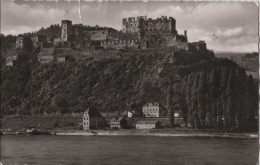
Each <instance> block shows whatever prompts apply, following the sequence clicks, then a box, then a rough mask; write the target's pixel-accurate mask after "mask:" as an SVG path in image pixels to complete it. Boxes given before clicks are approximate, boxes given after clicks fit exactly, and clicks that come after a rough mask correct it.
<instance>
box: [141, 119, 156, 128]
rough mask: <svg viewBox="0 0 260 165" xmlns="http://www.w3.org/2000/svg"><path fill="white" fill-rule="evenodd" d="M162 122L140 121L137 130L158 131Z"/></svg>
mask: <svg viewBox="0 0 260 165" xmlns="http://www.w3.org/2000/svg"><path fill="white" fill-rule="evenodd" d="M160 127H161V122H160V121H158V120H139V121H137V122H136V129H158V128H160Z"/></svg>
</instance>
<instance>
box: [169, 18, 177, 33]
mask: <svg viewBox="0 0 260 165" xmlns="http://www.w3.org/2000/svg"><path fill="white" fill-rule="evenodd" d="M169 31H170V32H171V33H175V32H176V20H175V19H174V18H172V17H170V18H169Z"/></svg>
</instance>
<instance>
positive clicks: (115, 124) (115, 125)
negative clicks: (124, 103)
mask: <svg viewBox="0 0 260 165" xmlns="http://www.w3.org/2000/svg"><path fill="white" fill-rule="evenodd" d="M110 128H111V129H121V128H123V129H125V128H127V120H126V118H125V117H119V118H117V117H113V118H112V119H111V120H110Z"/></svg>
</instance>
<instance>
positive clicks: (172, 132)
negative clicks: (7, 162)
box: [55, 129, 258, 138]
mask: <svg viewBox="0 0 260 165" xmlns="http://www.w3.org/2000/svg"><path fill="white" fill-rule="evenodd" d="M55 134H56V135H60V136H64V135H68V136H73V135H74V136H160V137H213V138H214V137H223V138H258V134H257V133H209V132H201V131H196V130H195V131H194V130H188V131H186V130H178V129H161V130H109V131H101V130H95V131H71V132H69V131H64V132H63V131H58V132H56V133H55Z"/></svg>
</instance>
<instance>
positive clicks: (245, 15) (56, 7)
mask: <svg viewBox="0 0 260 165" xmlns="http://www.w3.org/2000/svg"><path fill="white" fill-rule="evenodd" d="M68 1H69V0H67V2H61V1H58V2H55V1H53V2H51V1H49V2H21V1H19V2H11V1H9V0H1V33H3V34H5V35H7V34H13V35H17V34H20V33H25V32H32V31H36V30H39V29H40V28H41V27H48V26H50V25H51V24H60V23H61V20H63V19H69V20H72V22H73V23H81V22H82V23H83V24H85V25H99V26H107V27H113V28H115V29H117V30H120V29H121V24H122V18H124V17H134V16H141V15H147V17H151V18H157V17H161V16H162V15H164V16H168V17H169V16H172V17H174V18H175V19H176V27H177V30H178V33H179V34H183V31H184V30H187V31H188V40H189V41H191V42H193V41H198V40H205V41H206V42H207V44H208V48H209V49H214V50H216V51H235V52H241V51H258V7H257V5H256V4H255V3H254V2H197V3H196V2H183V3H181V2H122V3H120V2H102V3H98V2H84V1H83V0H81V3H80V5H79V2H68Z"/></svg>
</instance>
